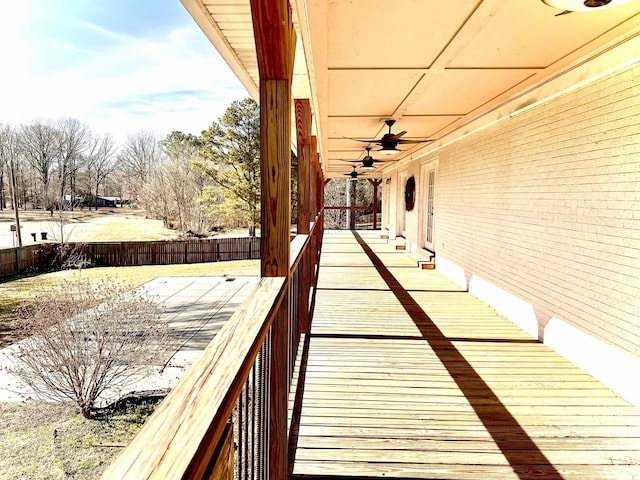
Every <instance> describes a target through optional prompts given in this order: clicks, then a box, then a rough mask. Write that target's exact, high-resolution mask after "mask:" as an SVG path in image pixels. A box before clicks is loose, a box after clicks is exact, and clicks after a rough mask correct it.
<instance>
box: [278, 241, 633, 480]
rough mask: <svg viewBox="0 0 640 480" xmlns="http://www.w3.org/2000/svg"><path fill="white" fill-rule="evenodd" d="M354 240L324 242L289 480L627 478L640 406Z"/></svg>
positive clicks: (381, 245) (396, 257) (381, 246)
mask: <svg viewBox="0 0 640 480" xmlns="http://www.w3.org/2000/svg"><path fill="white" fill-rule="evenodd" d="M361 236H362V237H364V240H365V241H366V245H367V249H368V252H367V251H365V250H364V249H363V247H362V245H361V244H359V243H358V242H357V241H356V239H355V238H354V236H353V235H352V234H351V233H350V232H339V233H334V232H331V233H330V234H327V235H325V237H324V242H323V248H322V258H321V266H320V273H319V278H318V289H317V292H316V304H315V312H314V317H313V321H312V326H311V333H310V335H309V347H308V355H307V361H306V363H305V365H304V368H305V383H304V394H303V395H302V396H301V397H302V400H301V402H300V404H299V405H298V407H299V409H300V422H299V425H298V426H297V428H296V429H295V431H296V432H297V436H296V437H295V438H294V439H292V443H294V444H295V446H296V449H295V450H294V452H295V453H294V458H292V459H291V468H292V471H293V475H292V476H291V477H290V478H293V479H300V480H301V479H303V478H304V479H306V480H309V479H321V478H324V479H327V478H343V479H344V478H349V477H356V478H358V479H361V478H411V479H419V478H425V479H427V478H438V479H469V480H470V479H473V480H477V479H480V478H482V479H484V478H488V479H489V478H491V479H494V478H499V479H514V480H523V479H553V480H560V479H562V480H570V479H576V480H583V479H605V478H606V479H627V480H629V479H633V478H635V477H638V476H639V475H640V409H638V408H636V407H634V406H632V405H630V404H629V403H628V402H626V401H625V400H624V399H622V398H620V397H619V396H617V395H616V394H615V393H614V392H612V391H611V390H610V389H609V388H607V387H605V386H604V385H602V384H601V383H599V382H597V381H595V380H594V379H593V377H591V376H589V375H587V374H586V373H584V372H583V371H581V370H580V369H578V368H577V367H575V366H574V365H573V364H571V363H570V362H569V361H567V360H566V359H564V358H562V357H560V356H559V355H558V354H556V353H555V352H554V351H552V350H551V349H549V348H548V347H546V346H545V345H543V344H541V343H539V342H537V341H536V340H535V339H533V338H532V337H531V336H530V335H528V334H527V333H526V332H524V331H523V330H521V329H520V328H518V327H517V326H515V325H514V324H513V323H511V322H509V321H508V320H506V319H505V318H504V317H502V316H501V315H500V314H498V313H497V312H496V311H495V310H493V309H491V308H490V307H488V306H487V305H486V304H484V303H482V302H481V301H479V300H478V299H476V298H474V297H473V296H471V295H469V294H468V293H466V292H464V291H462V290H461V289H460V287H458V286H457V285H456V284H454V283H453V282H451V281H449V280H448V279H446V278H445V277H443V276H442V275H440V274H439V273H438V272H437V271H433V270H421V269H419V268H417V267H416V264H415V261H414V260H413V259H412V258H411V256H410V255H409V254H408V253H405V252H400V251H395V250H394V248H393V245H392V244H388V243H387V242H386V241H385V240H383V239H380V238H379V235H377V232H374V233H372V234H371V235H367V236H365V235H364V234H362V233H361ZM372 254H373V256H374V257H375V258H372ZM377 262H382V263H383V266H381V265H379V264H377ZM390 277H393V278H390ZM394 282H395V283H394Z"/></svg>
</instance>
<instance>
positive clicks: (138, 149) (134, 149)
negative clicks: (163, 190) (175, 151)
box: [118, 131, 162, 206]
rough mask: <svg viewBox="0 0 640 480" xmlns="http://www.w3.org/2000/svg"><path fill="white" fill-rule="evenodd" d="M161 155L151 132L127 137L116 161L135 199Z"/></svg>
mask: <svg viewBox="0 0 640 480" xmlns="http://www.w3.org/2000/svg"><path fill="white" fill-rule="evenodd" d="M161 153H162V151H161V150H160V148H159V147H158V142H157V140H156V138H155V136H154V135H153V133H151V132H145V131H140V132H138V133H136V134H133V135H129V136H128V137H127V140H126V141H125V143H124V145H123V146H122V149H121V150H120V154H119V155H118V159H119V161H120V163H121V165H122V168H123V169H124V170H125V171H126V172H127V174H128V176H129V178H130V181H131V182H132V183H131V194H132V196H133V197H134V198H135V199H137V198H138V196H139V194H140V193H141V191H142V188H143V186H144V185H145V184H146V183H147V182H148V181H149V178H150V176H151V172H152V171H153V169H154V167H155V166H156V165H157V164H158V163H159V162H158V161H159V159H160V155H161ZM145 206H148V205H145Z"/></svg>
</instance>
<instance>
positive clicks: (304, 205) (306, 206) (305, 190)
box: [294, 98, 315, 234]
mask: <svg viewBox="0 0 640 480" xmlns="http://www.w3.org/2000/svg"><path fill="white" fill-rule="evenodd" d="M294 103H295V111H296V136H297V143H298V233H301V234H308V233H309V223H310V222H311V214H312V211H311V205H310V202H309V200H310V199H311V196H310V187H311V182H310V179H311V171H312V170H313V160H312V158H311V104H310V103H309V100H308V99H306V98H305V99H296V100H295V102H294ZM313 213H315V212H313Z"/></svg>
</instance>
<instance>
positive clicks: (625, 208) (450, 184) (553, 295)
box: [435, 66, 640, 359]
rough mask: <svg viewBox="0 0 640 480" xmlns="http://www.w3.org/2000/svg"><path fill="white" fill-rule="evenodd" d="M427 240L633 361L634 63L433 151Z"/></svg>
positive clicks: (639, 319) (639, 216) (638, 304)
mask: <svg viewBox="0 0 640 480" xmlns="http://www.w3.org/2000/svg"><path fill="white" fill-rule="evenodd" d="M438 159H439V167H438V183H437V189H436V209H437V210H436V212H437V213H436V214H437V217H436V231H435V242H436V244H435V248H436V251H437V254H438V256H439V257H441V258H444V259H446V260H447V261H449V262H451V263H452V264H455V265H457V266H460V267H462V268H463V269H464V270H465V273H466V275H467V278H471V277H472V276H477V277H480V278H482V279H483V280H484V281H486V282H489V283H490V284H492V285H495V286H496V287H498V288H499V289H502V290H504V291H506V292H508V293H511V294H513V295H515V296H516V297H518V298H519V299H522V300H524V301H525V302H527V303H529V304H531V305H532V306H533V311H534V312H535V316H536V318H537V320H538V323H539V332H540V337H541V338H542V337H543V332H544V327H545V325H546V324H547V322H549V320H550V319H551V318H553V317H555V318H559V319H561V320H562V321H564V322H566V323H568V324H570V325H572V326H574V327H576V328H578V329H579V330H581V331H583V332H585V333H587V334H589V335H591V336H593V337H595V338H597V339H600V340H602V341H603V342H605V343H606V344H609V345H612V346H614V347H616V348H617V349H619V350H621V351H623V352H626V353H627V354H629V355H631V356H632V357H635V358H636V359H637V358H640V66H636V67H635V70H634V68H632V67H628V68H626V69H623V70H619V71H617V72H615V73H613V74H611V75H609V76H607V77H604V78H601V79H599V80H597V81H595V82H592V83H590V84H587V85H586V86H583V87H581V88H580V89H579V90H575V91H573V92H570V93H567V94H565V95H563V96H560V97H557V98H555V99H554V100H552V101H549V102H547V103H543V104H540V105H538V106H534V107H531V108H530V109H528V110H526V111H524V112H522V113H520V114H518V115H515V116H513V117H512V118H510V119H508V120H503V121H501V122H499V123H496V124H494V125H493V126H491V127H489V128H486V129H484V130H482V131H480V132H478V133H476V134H474V135H471V136H469V137H466V138H464V139H462V140H459V141H457V142H455V143H453V144H451V145H449V146H446V147H444V148H443V149H441V150H440V151H439V152H438Z"/></svg>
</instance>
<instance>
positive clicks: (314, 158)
mask: <svg viewBox="0 0 640 480" xmlns="http://www.w3.org/2000/svg"><path fill="white" fill-rule="evenodd" d="M310 153H311V158H310V160H311V164H312V165H313V167H314V170H316V171H317V170H318V138H317V137H316V136H315V135H312V136H311V150H310ZM311 184H312V186H311V195H310V197H311V198H309V203H310V204H311V211H312V212H313V218H316V217H317V216H318V212H319V211H320V205H319V204H318V185H317V184H316V182H315V177H314V178H313V180H312V181H311Z"/></svg>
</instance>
